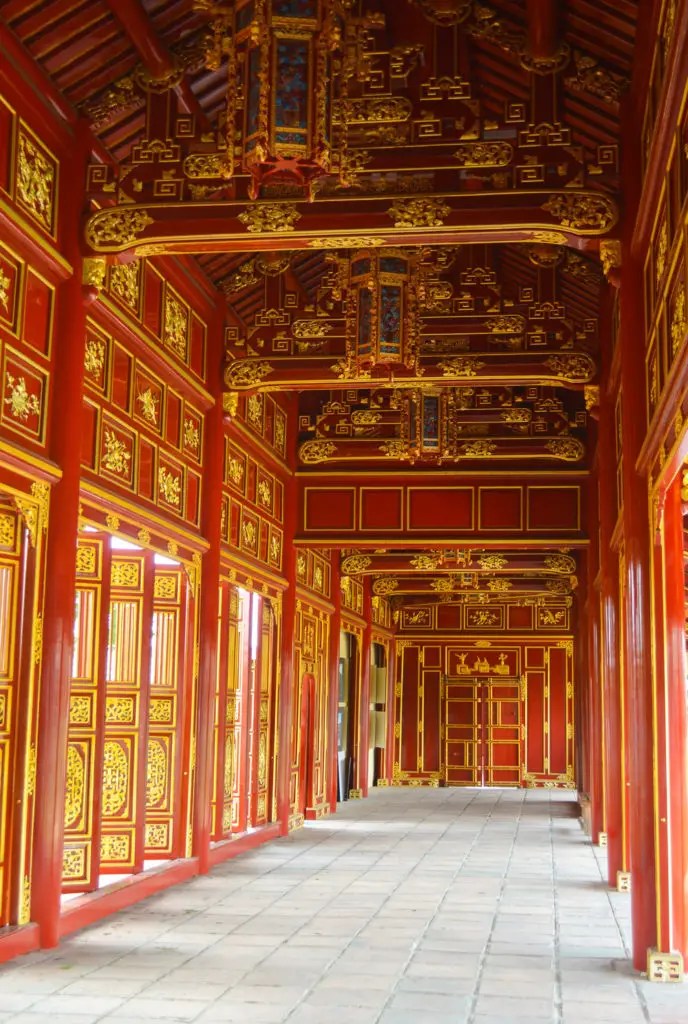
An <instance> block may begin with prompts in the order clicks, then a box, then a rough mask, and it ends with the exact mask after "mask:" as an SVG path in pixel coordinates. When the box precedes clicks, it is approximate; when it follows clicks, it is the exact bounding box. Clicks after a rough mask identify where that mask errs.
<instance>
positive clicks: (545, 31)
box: [527, 0, 559, 60]
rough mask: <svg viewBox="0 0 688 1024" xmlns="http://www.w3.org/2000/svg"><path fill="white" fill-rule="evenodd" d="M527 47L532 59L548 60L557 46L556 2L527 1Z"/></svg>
mask: <svg viewBox="0 0 688 1024" xmlns="http://www.w3.org/2000/svg"><path fill="white" fill-rule="evenodd" d="M527 6H528V45H529V47H530V52H531V54H532V55H533V57H537V58H539V59H542V60H549V59H550V58H551V57H553V56H554V54H555V53H556V52H557V47H558V46H559V12H558V8H559V3H558V0H527Z"/></svg>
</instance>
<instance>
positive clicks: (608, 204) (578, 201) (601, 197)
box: [542, 192, 618, 234]
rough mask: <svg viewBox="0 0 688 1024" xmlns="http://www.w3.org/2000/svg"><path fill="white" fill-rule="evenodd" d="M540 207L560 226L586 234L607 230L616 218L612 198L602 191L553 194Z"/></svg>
mask: <svg viewBox="0 0 688 1024" xmlns="http://www.w3.org/2000/svg"><path fill="white" fill-rule="evenodd" d="M542 209H543V210H545V211H546V212H547V213H549V214H551V215H552V217H554V219H555V220H558V221H559V223H560V224H561V225H562V227H567V228H572V229H573V230H574V231H583V232H585V233H587V234H602V232H604V231H608V230H609V228H610V227H612V226H613V225H614V224H615V223H616V221H617V218H618V211H617V209H616V206H615V204H614V202H613V200H612V199H610V197H609V196H607V195H605V194H604V193H602V192H594V193H592V192H591V193H587V194H581V193H577V192H567V193H563V194H555V195H553V196H550V198H549V199H548V201H547V202H546V203H545V204H544V205H543V207H542Z"/></svg>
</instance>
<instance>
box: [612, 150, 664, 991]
mask: <svg viewBox="0 0 688 1024" xmlns="http://www.w3.org/2000/svg"><path fill="white" fill-rule="evenodd" d="M626 159H628V160H633V152H630V153H627V154H626ZM629 220H632V218H629ZM643 283H644V282H643V272H642V265H641V263H640V261H639V260H636V259H635V258H634V257H633V256H632V254H631V252H630V247H629V246H628V245H625V246H624V249H623V264H622V267H621V339H620V344H621V386H622V392H623V410H622V420H623V439H624V442H623V471H624V517H623V520H624V542H625V553H626V580H625V583H626V600H625V602H624V604H625V617H624V670H625V675H626V695H627V700H628V735H627V737H626V743H627V744H628V746H627V752H628V755H629V756H628V759H627V764H628V780H627V781H628V783H629V785H630V820H629V852H630V868H631V906H632V933H633V964H634V966H635V968H636V969H637V970H639V971H642V970H645V968H646V963H647V951H648V949H650V948H652V947H654V946H656V944H657V897H656V864H655V836H654V824H655V813H654V799H655V794H654V785H653V768H654V765H653V744H654V737H653V704H654V695H653V680H652V656H651V647H650V623H651V596H650V588H651V580H650V557H651V552H650V522H649V515H648V487H647V480H646V479H645V478H644V476H641V475H640V474H639V473H638V472H637V470H636V459H637V457H638V453H639V451H640V448H641V445H642V443H643V440H644V429H645V424H646V422H647V420H646V417H645V415H644V410H645V337H644V331H643V324H644V309H643Z"/></svg>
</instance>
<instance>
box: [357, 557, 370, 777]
mask: <svg viewBox="0 0 688 1024" xmlns="http://www.w3.org/2000/svg"><path fill="white" fill-rule="evenodd" d="M363 587H364V589H363V615H364V616H365V620H366V625H365V629H364V630H363V639H362V642H361V663H360V667H361V677H360V678H361V686H360V689H359V691H358V694H359V702H358V708H357V714H358V750H357V752H356V788H357V789H358V790H359V792H360V795H361V796H362V797H365V796H368V748H369V746H370V648H371V637H372V632H373V628H372V625H371V617H372V609H371V607H370V577H369V576H365V577H364V579H363Z"/></svg>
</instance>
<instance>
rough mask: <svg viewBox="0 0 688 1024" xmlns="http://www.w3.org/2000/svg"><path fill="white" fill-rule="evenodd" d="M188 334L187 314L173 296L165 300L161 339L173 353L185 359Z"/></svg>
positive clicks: (185, 309) (168, 296) (184, 308)
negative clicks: (163, 325) (163, 326)
mask: <svg viewBox="0 0 688 1024" xmlns="http://www.w3.org/2000/svg"><path fill="white" fill-rule="evenodd" d="M188 333H189V312H188V310H187V308H186V307H185V306H183V305H182V303H181V302H179V301H178V300H177V299H175V297H174V296H173V295H169V294H168V295H167V296H166V298H165V328H164V333H163V338H164V341H165V344H166V345H168V346H169V347H170V348H171V349H172V351H173V352H175V353H176V355H178V356H179V357H180V359H186V349H187V338H188Z"/></svg>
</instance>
